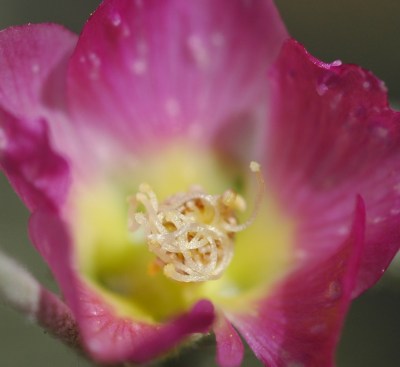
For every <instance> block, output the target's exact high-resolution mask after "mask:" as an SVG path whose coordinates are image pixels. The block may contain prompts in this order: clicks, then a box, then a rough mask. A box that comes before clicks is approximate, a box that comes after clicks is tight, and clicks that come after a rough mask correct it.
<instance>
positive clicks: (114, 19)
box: [110, 13, 122, 27]
mask: <svg viewBox="0 0 400 367" xmlns="http://www.w3.org/2000/svg"><path fill="white" fill-rule="evenodd" d="M110 20H111V24H112V25H113V26H114V27H119V26H120V25H121V22H122V20H121V15H119V13H113V14H111V16H110Z"/></svg>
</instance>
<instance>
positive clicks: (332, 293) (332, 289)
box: [326, 281, 342, 301]
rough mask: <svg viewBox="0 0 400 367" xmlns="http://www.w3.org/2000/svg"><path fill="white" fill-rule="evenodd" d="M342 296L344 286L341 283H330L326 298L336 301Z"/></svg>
mask: <svg viewBox="0 0 400 367" xmlns="http://www.w3.org/2000/svg"><path fill="white" fill-rule="evenodd" d="M341 296H342V286H341V284H340V283H339V282H337V281H333V282H330V283H329V286H328V289H327V290H326V297H327V298H328V299H329V300H331V301H336V300H337V299H339V298H340V297H341Z"/></svg>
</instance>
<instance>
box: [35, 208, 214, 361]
mask: <svg viewBox="0 0 400 367" xmlns="http://www.w3.org/2000/svg"><path fill="white" fill-rule="evenodd" d="M30 234H31V238H32V241H33V243H34V244H35V246H36V247H37V249H38V250H39V252H40V253H41V255H42V256H43V257H44V258H45V259H46V261H47V262H48V264H49V266H50V268H51V269H52V271H53V273H54V276H55V278H56V279H57V282H58V284H59V286H60V288H61V291H62V293H63V296H64V297H65V300H66V303H67V305H68V306H69V307H70V308H71V311H72V313H73V314H74V316H75V319H76V320H77V323H78V326H79V328H80V331H81V335H82V338H83V344H84V345H85V346H86V348H87V351H88V352H89V353H90V354H91V355H92V357H93V358H94V359H95V360H96V361H98V362H101V363H122V362H137V363H142V362H147V361H149V360H151V359H154V358H156V357H159V356H161V355H162V354H164V353H166V352H168V351H169V350H170V349H172V348H173V347H175V346H177V345H178V344H179V343H181V342H182V341H183V340H184V339H185V338H187V337H189V336H190V335H191V334H193V333H205V332H208V330H209V328H210V327H211V325H212V323H213V321H214V308H213V306H212V304H211V303H210V302H209V301H206V300H202V301H199V302H197V303H196V304H195V305H194V306H193V307H192V309H191V310H189V312H188V313H186V314H183V315H180V316H178V317H177V318H176V319H173V320H170V321H168V322H166V323H165V324H162V325H149V324H145V323H143V322H137V321H134V320H131V319H130V318H122V317H120V316H117V315H116V313H115V311H114V310H113V309H112V308H111V306H110V305H109V304H107V303H106V302H105V300H104V299H103V298H101V296H100V295H99V294H96V292H94V291H93V290H91V288H89V286H87V285H86V284H85V282H84V281H83V280H81V279H80V278H79V276H78V274H77V273H76V266H75V265H74V263H73V254H72V246H71V242H70V237H69V234H68V231H67V228H66V226H65V225H64V224H63V222H62V221H61V220H60V219H59V218H57V217H55V216H54V215H52V214H51V213H50V214H49V213H46V212H40V211H39V212H36V213H34V214H33V215H32V218H31V221H30Z"/></svg>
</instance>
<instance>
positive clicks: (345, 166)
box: [266, 41, 400, 295]
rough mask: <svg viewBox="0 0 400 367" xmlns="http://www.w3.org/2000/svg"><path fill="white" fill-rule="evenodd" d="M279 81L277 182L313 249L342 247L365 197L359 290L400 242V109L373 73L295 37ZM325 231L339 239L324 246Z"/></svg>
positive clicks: (274, 138)
mask: <svg viewBox="0 0 400 367" xmlns="http://www.w3.org/2000/svg"><path fill="white" fill-rule="evenodd" d="M271 78H272V81H273V87H272V91H273V93H272V95H273V101H272V104H271V106H272V115H271V121H272V124H271V128H270V131H269V134H268V137H267V139H268V143H267V144H266V145H267V153H266V155H267V156H268V157H269V162H268V166H269V167H268V170H269V172H273V175H271V177H270V178H269V181H270V182H271V183H272V185H273V186H274V188H275V189H276V191H277V193H278V195H280V200H281V201H282V203H283V206H284V207H286V208H287V210H288V212H289V213H290V214H291V215H292V216H294V217H295V218H297V219H298V221H299V222H300V223H301V224H300V227H301V230H300V232H301V233H300V235H302V236H304V237H307V238H308V245H306V247H307V249H305V250H307V252H308V253H309V254H310V255H311V256H312V254H313V253H314V252H319V251H331V250H332V249H334V248H333V247H332V246H335V244H337V243H338V239H339V238H340V236H342V237H343V236H344V235H346V233H348V231H349V227H348V225H347V223H349V218H350V215H351V210H352V208H351V206H352V204H351V203H352V198H353V197H354V196H355V195H357V194H360V195H361V196H362V197H363V198H364V200H365V203H366V210H367V229H366V246H365V252H364V255H363V260H362V267H361V270H360V275H359V280H358V285H357V290H356V291H355V293H354V295H357V294H359V293H360V292H361V291H363V290H364V289H366V288H368V287H370V286H371V285H372V284H373V283H374V282H376V281H377V280H378V279H379V278H380V276H381V275H382V274H383V272H384V270H385V268H386V267H387V266H388V264H389V262H390V261H391V259H392V258H393V256H394V255H395V253H396V252H397V251H398V249H399V245H400V231H399V230H398V228H399V225H400V189H399V187H400V185H399V183H400V170H399V155H400V114H399V113H398V112H394V111H392V110H391V109H390V108H389V106H388V102H387V95H386V90H385V88H384V85H383V83H382V82H381V81H379V80H378V79H377V78H376V77H374V76H373V75H372V74H371V73H370V72H368V71H366V70H364V69H362V68H360V67H358V66H355V65H341V63H340V62H334V63H332V64H324V63H322V62H320V61H318V60H316V59H314V58H313V57H311V56H310V55H309V54H307V52H306V51H305V50H304V48H303V47H302V46H301V45H299V44H297V43H296V42H295V41H289V42H287V43H286V44H285V46H284V47H283V49H282V52H281V55H280V57H279V59H278V61H277V64H276V66H275V67H274V69H273V73H272V74H271ZM318 236H323V237H324V238H328V237H330V238H331V241H325V244H326V246H325V247H324V248H321V241H319V240H318ZM301 242H302V243H306V242H305V241H301Z"/></svg>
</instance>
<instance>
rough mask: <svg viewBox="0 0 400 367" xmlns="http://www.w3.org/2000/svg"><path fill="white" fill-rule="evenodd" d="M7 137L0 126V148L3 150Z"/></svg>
mask: <svg viewBox="0 0 400 367" xmlns="http://www.w3.org/2000/svg"><path fill="white" fill-rule="evenodd" d="M7 143H8V139H7V136H6V133H5V132H4V130H3V128H2V127H0V150H4V149H6V147H7Z"/></svg>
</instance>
